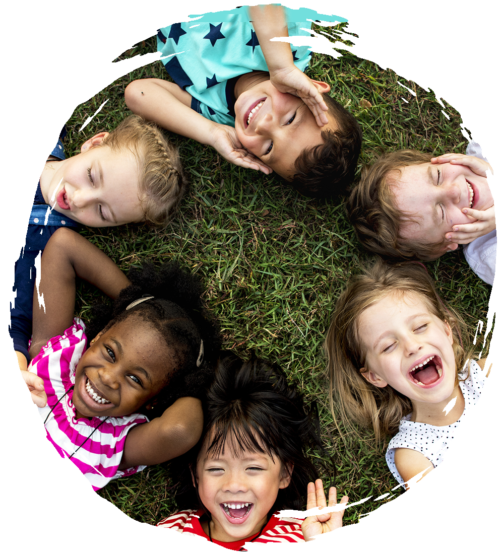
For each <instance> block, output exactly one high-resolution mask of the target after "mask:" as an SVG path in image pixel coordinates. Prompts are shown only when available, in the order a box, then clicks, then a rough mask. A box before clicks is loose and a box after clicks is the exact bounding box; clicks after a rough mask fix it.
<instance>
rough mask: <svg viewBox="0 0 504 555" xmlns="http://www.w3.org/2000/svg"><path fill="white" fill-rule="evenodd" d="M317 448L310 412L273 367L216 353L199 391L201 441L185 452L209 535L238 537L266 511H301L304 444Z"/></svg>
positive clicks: (307, 468) (308, 474)
mask: <svg viewBox="0 0 504 555" xmlns="http://www.w3.org/2000/svg"><path fill="white" fill-rule="evenodd" d="M319 445H320V440H319V439H318V436H317V432H316V430H315V427H314V424H313V417H312V416H311V415H310V414H309V413H307V412H306V411H305V409H304V407H303V399H302V396H301V395H300V394H299V393H298V392H297V391H296V390H295V389H293V388H292V387H289V386H288V385H287V382H286V379H285V376H284V374H283V372H282V371H281V370H280V369H279V368H277V367H275V366H273V365H271V364H269V363H267V362H263V361H260V360H258V359H252V360H251V361H250V362H243V361H242V360H241V359H239V358H238V357H236V356H235V355H228V356H226V357H224V358H222V359H221V360H220V361H219V363H218V366H217V371H216V377H215V381H214V382H213V384H212V386H211V387H210V389H209V391H208V394H207V407H206V410H205V428H204V432H203V435H202V438H201V440H200V443H199V444H198V445H197V446H196V447H195V449H193V451H192V454H190V456H189V458H190V459H191V461H190V467H191V471H192V479H193V483H194V486H195V487H196V488H197V494H198V498H199V502H200V503H201V505H202V506H203V508H204V509H206V511H207V514H209V515H210V516H211V521H212V523H211V526H212V528H211V530H212V537H215V538H216V539H220V541H236V540H238V539H244V538H247V537H249V536H250V535H252V534H254V533H256V532H259V531H260V530H261V529H262V527H263V526H264V524H265V523H266V522H267V520H268V518H269V516H271V514H273V513H274V512H276V511H278V510H280V509H287V508H291V509H301V508H302V506H303V505H302V501H303V498H304V496H305V492H306V487H307V484H308V482H309V481H310V480H313V479H314V477H316V473H315V469H314V467H313V465H312V463H311V462H310V460H309V459H308V458H307V456H306V453H305V449H306V447H307V446H319Z"/></svg>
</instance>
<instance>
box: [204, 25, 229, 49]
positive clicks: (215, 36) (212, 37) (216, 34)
mask: <svg viewBox="0 0 504 555" xmlns="http://www.w3.org/2000/svg"><path fill="white" fill-rule="evenodd" d="M221 27H222V23H219V25H212V24H211V23H210V31H209V32H208V35H205V36H204V37H203V38H204V39H208V40H209V41H210V42H211V43H212V46H215V43H216V42H217V41H218V40H219V39H225V38H226V37H225V36H224V35H223V34H222V33H221Z"/></svg>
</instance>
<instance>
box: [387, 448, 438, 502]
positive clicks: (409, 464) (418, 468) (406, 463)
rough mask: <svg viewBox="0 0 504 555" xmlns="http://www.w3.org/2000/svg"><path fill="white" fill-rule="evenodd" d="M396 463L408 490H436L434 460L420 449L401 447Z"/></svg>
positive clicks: (397, 451) (396, 451) (396, 455)
mask: <svg viewBox="0 0 504 555" xmlns="http://www.w3.org/2000/svg"><path fill="white" fill-rule="evenodd" d="M395 465H396V468H397V471H398V472H399V474H400V475H401V477H402V479H403V480H404V484H405V486H406V489H407V490H408V491H415V490H416V491H425V490H430V491H432V490H436V489H438V488H437V483H436V471H435V469H434V465H433V464H432V462H431V461H430V460H429V459H428V458H427V457H426V456H425V455H422V453H420V452H419V451H415V450H413V449H407V448H404V447H399V448H397V449H396V450H395Z"/></svg>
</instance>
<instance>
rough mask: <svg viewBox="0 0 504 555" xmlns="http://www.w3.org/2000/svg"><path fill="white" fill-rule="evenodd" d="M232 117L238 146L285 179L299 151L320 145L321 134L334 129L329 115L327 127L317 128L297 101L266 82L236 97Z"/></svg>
mask: <svg viewBox="0 0 504 555" xmlns="http://www.w3.org/2000/svg"><path fill="white" fill-rule="evenodd" d="M315 85H316V86H318V85H317V84H316V83H315ZM235 114H236V119H235V129H236V135H237V137H238V139H239V141H240V142H241V143H242V145H243V146H244V147H245V148H246V149H247V150H248V151H249V152H251V153H252V154H254V155H255V156H257V157H258V158H260V159H261V160H262V161H263V162H264V163H265V164H267V165H268V166H269V167H270V168H272V169H273V171H275V172H276V173H278V174H279V175H281V176H282V177H284V178H285V179H289V178H290V177H292V175H293V173H294V161H295V160H296V158H297V157H298V156H299V155H300V154H301V152H302V151H303V150H305V149H306V148H311V147H314V146H316V145H319V144H321V143H323V140H322V131H325V130H329V129H333V130H335V129H337V128H338V126H337V124H336V122H335V120H334V118H333V117H332V116H331V115H330V114H329V115H328V119H329V123H328V124H326V125H324V127H319V126H318V125H317V122H316V121H315V118H314V116H313V114H312V113H311V111H310V110H309V108H308V107H307V106H306V104H305V103H304V102H303V101H302V100H301V99H300V98H298V97H297V96H293V95H291V94H285V93H281V92H280V91H279V90H278V89H276V88H275V86H274V85H272V84H271V81H269V80H266V81H262V82H261V83H258V84H257V85H255V86H254V87H252V88H250V89H248V90H247V91H245V92H243V93H242V94H240V96H239V97H238V100H237V101H236V104H235Z"/></svg>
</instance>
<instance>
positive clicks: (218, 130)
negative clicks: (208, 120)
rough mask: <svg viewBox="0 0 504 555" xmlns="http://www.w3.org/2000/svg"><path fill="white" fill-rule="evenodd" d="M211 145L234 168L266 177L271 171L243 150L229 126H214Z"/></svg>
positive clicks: (234, 132)
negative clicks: (255, 171)
mask: <svg viewBox="0 0 504 555" xmlns="http://www.w3.org/2000/svg"><path fill="white" fill-rule="evenodd" d="M211 145H212V146H213V147H214V148H215V150H216V151H217V152H218V153H219V154H220V155H221V156H223V157H224V158H225V159H226V160H227V161H228V162H231V163H232V164H235V165H236V166H241V167H242V168H249V169H251V170H259V171H261V172H263V173H265V174H266V175H269V174H270V173H271V172H272V171H273V170H272V169H271V168H270V167H269V166H267V165H266V164H265V163H264V162H262V161H261V160H259V158H256V157H255V156H254V155H253V154H251V153H250V152H248V151H247V150H245V149H244V148H243V145H242V144H241V143H240V141H239V140H238V137H237V136H236V131H235V130H234V128H233V127H230V126H229V125H223V124H217V125H216V126H215V128H214V130H213V136H212V142H211Z"/></svg>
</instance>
